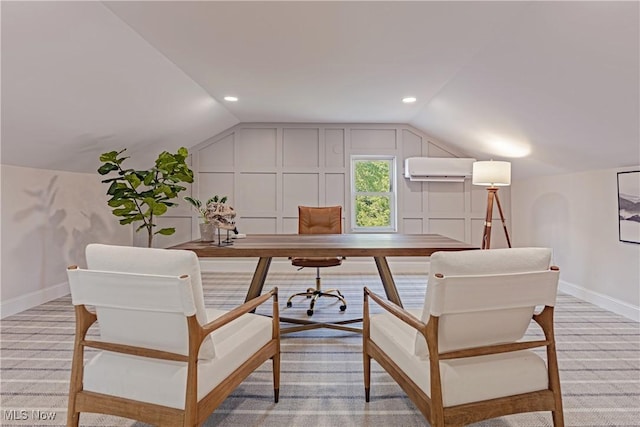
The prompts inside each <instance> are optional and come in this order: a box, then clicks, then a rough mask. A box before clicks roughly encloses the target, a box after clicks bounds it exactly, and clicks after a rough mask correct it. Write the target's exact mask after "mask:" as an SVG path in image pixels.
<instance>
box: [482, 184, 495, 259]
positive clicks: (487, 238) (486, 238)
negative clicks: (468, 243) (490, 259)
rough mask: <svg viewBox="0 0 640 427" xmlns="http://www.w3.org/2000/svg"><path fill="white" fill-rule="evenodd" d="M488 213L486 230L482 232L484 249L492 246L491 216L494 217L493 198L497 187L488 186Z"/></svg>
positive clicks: (485, 221)
mask: <svg viewBox="0 0 640 427" xmlns="http://www.w3.org/2000/svg"><path fill="white" fill-rule="evenodd" d="M487 191H488V193H487V213H486V215H485V217H484V232H483V233H482V249H489V248H490V247H491V218H492V217H493V198H494V197H495V196H496V191H498V189H497V188H494V187H489V188H487Z"/></svg>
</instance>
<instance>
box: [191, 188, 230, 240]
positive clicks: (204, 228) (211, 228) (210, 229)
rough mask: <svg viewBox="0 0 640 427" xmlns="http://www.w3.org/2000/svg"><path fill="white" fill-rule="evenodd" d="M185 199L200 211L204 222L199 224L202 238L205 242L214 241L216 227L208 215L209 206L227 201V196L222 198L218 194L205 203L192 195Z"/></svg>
mask: <svg viewBox="0 0 640 427" xmlns="http://www.w3.org/2000/svg"><path fill="white" fill-rule="evenodd" d="M184 199H185V200H186V201H187V202H189V204H190V205H191V206H192V207H193V208H194V209H195V211H196V212H198V214H199V215H200V218H201V219H202V222H201V223H200V224H199V227H200V239H201V240H202V241H203V242H212V241H213V240H214V238H215V233H216V227H215V225H214V224H212V223H211V221H210V220H209V218H208V217H207V210H208V206H209V205H211V204H212V203H225V202H226V201H227V196H224V197H222V198H220V199H219V198H218V196H213V197H211V198H210V199H209V200H207V202H206V203H204V204H203V203H202V202H201V201H200V200H199V199H194V198H193V197H190V196H186V197H185V198H184Z"/></svg>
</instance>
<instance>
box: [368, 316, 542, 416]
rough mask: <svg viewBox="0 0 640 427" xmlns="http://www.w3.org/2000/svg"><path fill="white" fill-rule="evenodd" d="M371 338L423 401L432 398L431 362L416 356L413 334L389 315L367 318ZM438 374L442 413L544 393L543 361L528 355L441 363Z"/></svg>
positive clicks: (410, 329) (470, 358)
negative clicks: (420, 393)
mask: <svg viewBox="0 0 640 427" xmlns="http://www.w3.org/2000/svg"><path fill="white" fill-rule="evenodd" d="M406 311H408V312H410V313H411V314H413V315H414V316H416V317H418V316H419V315H420V310H419V309H418V310H406ZM370 336H371V340H372V341H373V342H374V343H375V344H376V345H378V347H380V349H381V350H382V351H383V352H384V353H386V354H387V355H388V356H389V357H390V358H391V359H392V360H393V361H394V362H395V363H396V364H397V365H398V367H399V368H400V369H401V370H402V371H403V372H405V373H406V374H407V376H409V378H411V380H412V381H413V382H414V383H416V385H418V387H420V388H421V389H422V390H423V391H424V392H425V394H426V395H427V396H431V388H430V381H431V379H430V370H429V359H428V358H425V357H420V356H418V355H416V354H415V352H414V341H415V329H413V328H411V327H410V326H408V325H407V324H406V323H404V322H402V321H401V320H399V319H398V318H397V317H395V316H393V315H391V314H389V313H381V314H376V315H373V316H371V323H370ZM419 336H420V338H421V339H422V340H424V338H423V337H422V335H419ZM425 346H426V344H425ZM440 370H441V383H442V398H443V404H444V406H445V407H449V406H454V405H460V404H463V403H469V402H475V401H479V400H486V399H494V398H498V397H504V396H510V395H514V394H521V393H527V392H531V391H538V390H545V389H547V387H548V376H547V368H546V364H545V362H544V360H543V359H542V358H541V357H540V356H538V355H537V354H535V353H534V352H532V351H529V350H523V351H517V352H512V353H503V354H495V355H489V356H477V357H469V358H462V359H452V360H444V361H441V362H440Z"/></svg>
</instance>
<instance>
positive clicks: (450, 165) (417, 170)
mask: <svg viewBox="0 0 640 427" xmlns="http://www.w3.org/2000/svg"><path fill="white" fill-rule="evenodd" d="M475 161H476V159H469V158H457V157H409V158H407V159H405V161H404V177H405V178H409V180H411V181H439V182H462V181H464V179H465V178H470V177H471V170H472V167H473V166H472V165H473V162H475Z"/></svg>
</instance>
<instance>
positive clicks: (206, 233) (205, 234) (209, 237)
mask: <svg viewBox="0 0 640 427" xmlns="http://www.w3.org/2000/svg"><path fill="white" fill-rule="evenodd" d="M215 235H216V227H215V226H214V225H213V224H211V223H201V224H200V240H201V241H202V242H213V241H214V240H215Z"/></svg>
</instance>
